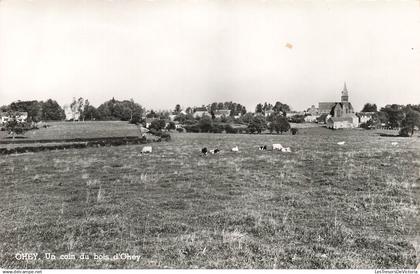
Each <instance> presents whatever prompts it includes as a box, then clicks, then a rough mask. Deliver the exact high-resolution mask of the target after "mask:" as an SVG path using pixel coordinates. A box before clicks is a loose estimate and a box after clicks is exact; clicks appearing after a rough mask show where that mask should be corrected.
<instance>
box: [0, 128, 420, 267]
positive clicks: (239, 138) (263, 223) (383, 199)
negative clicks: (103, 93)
mask: <svg viewBox="0 0 420 274" xmlns="http://www.w3.org/2000/svg"><path fill="white" fill-rule="evenodd" d="M40 132H41V131H40ZM419 140H420V139H419V138H418V136H415V137H412V138H398V137H381V136H379V135H378V132H376V131H364V130H342V131H330V130H327V129H324V128H307V129H300V130H299V134H298V135H295V136H292V135H290V134H287V135H245V134H244V135H242V134H241V135H229V134H199V133H191V134H187V133H184V134H178V133H174V134H173V135H172V140H171V141H170V142H162V143H155V144H152V146H153V153H152V154H141V153H140V151H141V148H142V145H129V146H118V147H99V148H86V149H70V150H65V151H48V152H39V153H33V154H17V155H5V156H0V173H1V177H0V178H1V181H0V188H1V192H0V219H1V220H2V221H1V222H0V267H3V268H270V269H272V268H293V269H295V268H298V269H302V268H303V269H308V268H414V267H415V266H416V265H417V264H418V263H419V258H420V235H419V233H420V229H419V221H418V220H419V202H420V201H419V199H420V191H419V184H420V179H419V178H420V143H419ZM339 141H345V142H346V143H345V145H344V146H339V145H337V142H339ZM392 142H398V145H397V146H392V145H391V143H392ZM273 143H281V144H282V145H283V146H288V147H291V149H292V153H281V152H274V151H258V150H257V146H259V145H263V144H267V145H269V144H273ZM235 145H238V146H239V149H240V152H239V153H234V152H231V151H230V148H232V147H233V146H235ZM204 146H206V147H208V148H216V147H218V148H220V149H222V152H221V154H218V155H208V156H205V157H204V156H202V155H201V153H200V150H201V148H202V147H204ZM23 252H26V253H28V252H36V253H41V255H39V256H40V258H39V260H17V259H16V257H15V254H16V253H23ZM46 252H49V253H53V254H56V255H57V256H59V255H64V254H74V255H75V256H76V258H75V259H72V260H66V259H56V260H47V259H45V258H44V257H43V253H46ZM81 253H85V254H88V255H90V259H80V258H79V255H80V254H81ZM118 253H128V254H130V255H138V256H139V257H138V258H137V259H136V260H127V259H121V258H120V259H115V260H114V259H111V258H112V256H113V255H114V254H118ZM94 254H96V255H99V254H102V255H107V256H108V258H107V257H105V256H103V257H102V260H100V259H96V260H95V259H94V258H93V256H94Z"/></svg>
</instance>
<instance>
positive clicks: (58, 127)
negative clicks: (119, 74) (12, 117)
mask: <svg viewBox="0 0 420 274" xmlns="http://www.w3.org/2000/svg"><path fill="white" fill-rule="evenodd" d="M47 124H48V125H49V127H48V128H42V127H41V128H40V129H37V130H30V131H27V132H25V134H24V135H23V137H25V138H27V139H33V140H39V139H42V140H45V139H73V138H99V137H121V136H138V135H139V128H138V127H137V126H136V125H132V124H129V123H128V122H122V121H86V122H48V123H47ZM5 137H7V132H5V131H0V139H4V138H5Z"/></svg>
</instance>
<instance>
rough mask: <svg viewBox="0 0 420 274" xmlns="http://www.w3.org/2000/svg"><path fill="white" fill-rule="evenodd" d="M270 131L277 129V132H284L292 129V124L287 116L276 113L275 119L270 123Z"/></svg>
mask: <svg viewBox="0 0 420 274" xmlns="http://www.w3.org/2000/svg"><path fill="white" fill-rule="evenodd" d="M269 129H270V132H273V131H276V132H277V133H281V134H283V132H287V131H289V129H290V124H289V122H288V121H287V119H286V117H284V116H281V115H276V116H275V117H274V119H273V121H272V122H271V123H270V125H269Z"/></svg>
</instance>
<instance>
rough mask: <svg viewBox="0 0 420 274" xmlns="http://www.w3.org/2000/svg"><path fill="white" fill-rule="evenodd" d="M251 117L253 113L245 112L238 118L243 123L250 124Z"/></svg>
mask: <svg viewBox="0 0 420 274" xmlns="http://www.w3.org/2000/svg"><path fill="white" fill-rule="evenodd" d="M252 118H254V115H253V114H252V113H249V112H248V113H245V114H244V115H243V116H242V117H241V118H240V120H242V122H243V123H245V124H250V123H251V121H252Z"/></svg>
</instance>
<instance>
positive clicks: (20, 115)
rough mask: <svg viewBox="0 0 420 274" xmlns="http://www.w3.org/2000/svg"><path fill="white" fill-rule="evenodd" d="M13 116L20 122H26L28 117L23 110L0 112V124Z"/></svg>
mask: <svg viewBox="0 0 420 274" xmlns="http://www.w3.org/2000/svg"><path fill="white" fill-rule="evenodd" d="M13 118H15V119H16V121H18V122H20V123H22V122H26V120H27V119H28V113H27V112H24V111H14V112H0V124H2V125H4V124H6V123H7V122H8V121H10V120H11V119H13Z"/></svg>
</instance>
